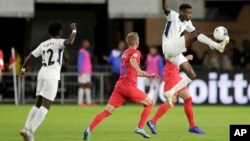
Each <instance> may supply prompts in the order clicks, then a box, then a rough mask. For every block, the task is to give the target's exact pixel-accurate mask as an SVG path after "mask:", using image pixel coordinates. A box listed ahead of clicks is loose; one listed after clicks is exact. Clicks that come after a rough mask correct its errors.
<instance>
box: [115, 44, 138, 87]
mask: <svg viewBox="0 0 250 141" xmlns="http://www.w3.org/2000/svg"><path fill="white" fill-rule="evenodd" d="M140 57H141V52H140V51H139V50H137V49H134V48H128V49H126V50H125V51H124V52H123V53H122V57H121V65H120V78H119V80H118V82H117V83H119V84H122V85H127V84H132V85H136V79H137V75H138V73H137V71H136V70H135V69H134V68H133V67H132V65H131V64H130V59H131V58H135V59H136V61H137V63H138V64H140Z"/></svg>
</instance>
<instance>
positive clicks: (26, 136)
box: [20, 128, 35, 141]
mask: <svg viewBox="0 0 250 141" xmlns="http://www.w3.org/2000/svg"><path fill="white" fill-rule="evenodd" d="M20 135H21V136H22V137H23V140H24V141H35V139H34V133H33V132H32V131H31V130H29V129H27V128H23V129H21V131H20Z"/></svg>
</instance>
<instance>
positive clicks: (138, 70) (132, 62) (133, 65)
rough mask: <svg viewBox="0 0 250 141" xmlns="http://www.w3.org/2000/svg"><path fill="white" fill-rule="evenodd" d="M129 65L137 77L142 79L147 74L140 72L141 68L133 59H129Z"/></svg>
mask: <svg viewBox="0 0 250 141" xmlns="http://www.w3.org/2000/svg"><path fill="white" fill-rule="evenodd" d="M130 64H131V66H132V67H133V68H134V69H135V70H136V71H137V73H138V76H143V77H144V76H145V75H146V74H147V72H145V71H142V70H141V68H140V66H139V65H138V64H137V61H136V59H135V58H131V59H130Z"/></svg>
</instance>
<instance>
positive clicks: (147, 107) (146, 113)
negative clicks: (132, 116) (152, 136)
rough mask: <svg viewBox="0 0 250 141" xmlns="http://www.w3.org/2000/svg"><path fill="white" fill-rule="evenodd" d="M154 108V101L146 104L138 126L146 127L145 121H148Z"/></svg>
mask: <svg viewBox="0 0 250 141" xmlns="http://www.w3.org/2000/svg"><path fill="white" fill-rule="evenodd" d="M152 108H153V104H152V103H151V104H149V105H145V106H144V109H143V111H142V113H141V118H140V121H139V123H138V128H143V127H144V125H145V123H146V121H147V119H148V117H149V115H150V113H151V110H152Z"/></svg>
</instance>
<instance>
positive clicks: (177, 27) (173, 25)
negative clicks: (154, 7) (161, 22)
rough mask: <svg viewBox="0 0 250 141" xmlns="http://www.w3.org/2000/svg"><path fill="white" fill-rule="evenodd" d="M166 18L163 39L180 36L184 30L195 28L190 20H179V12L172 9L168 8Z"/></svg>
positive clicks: (189, 30) (190, 30)
mask: <svg viewBox="0 0 250 141" xmlns="http://www.w3.org/2000/svg"><path fill="white" fill-rule="evenodd" d="M166 18H167V22H166V26H165V30H164V32H163V41H164V40H168V39H177V38H180V36H181V34H182V32H183V31H184V30H186V31H188V32H192V31H194V30H195V27H194V26H193V24H192V22H191V20H189V21H181V20H180V18H179V13H177V12H176V11H174V10H170V13H169V14H168V15H167V16H166Z"/></svg>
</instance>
